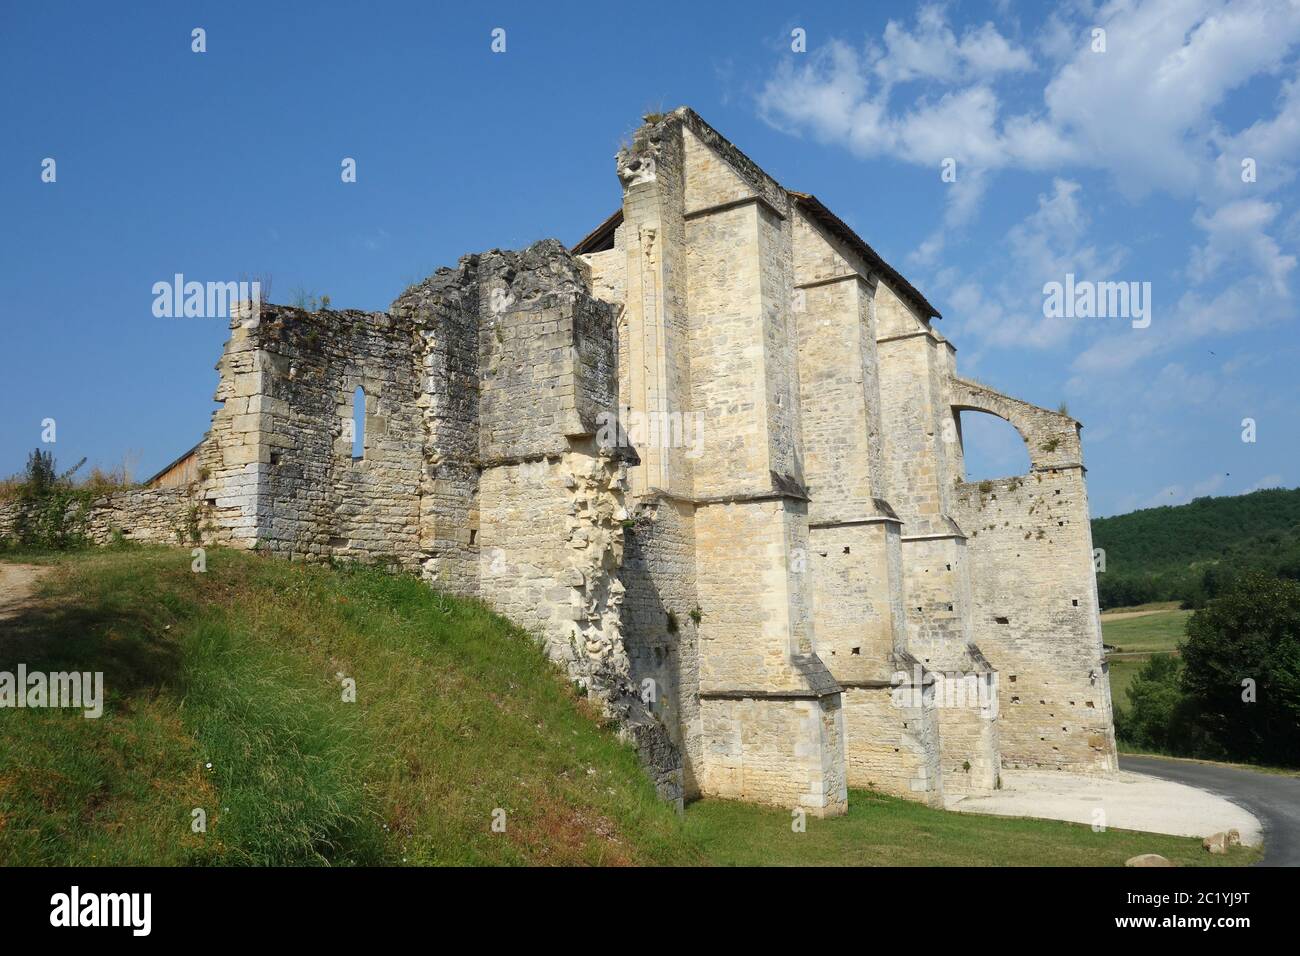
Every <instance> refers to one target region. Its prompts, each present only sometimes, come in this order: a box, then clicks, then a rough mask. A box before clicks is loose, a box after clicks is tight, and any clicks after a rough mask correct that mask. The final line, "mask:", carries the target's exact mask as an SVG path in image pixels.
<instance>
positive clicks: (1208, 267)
mask: <svg viewBox="0 0 1300 956" xmlns="http://www.w3.org/2000/svg"><path fill="white" fill-rule="evenodd" d="M1280 209H1281V207H1280V206H1278V205H1276V204H1274V203H1266V202H1261V201H1260V200H1257V199H1243V200H1239V201H1237V202H1230V203H1228V204H1226V205H1224V206H1221V207H1220V208H1219V209H1217V210H1215V211H1214V212H1213V213H1210V214H1209V215H1207V214H1206V213H1205V212H1203V211H1202V210H1199V209H1198V210H1197V211H1196V214H1195V215H1194V216H1193V217H1192V221H1193V222H1195V223H1196V225H1197V226H1198V227H1200V228H1201V229H1202V230H1204V232H1205V233H1206V241H1205V244H1204V245H1202V246H1200V247H1198V248H1195V249H1193V250H1192V257H1191V262H1190V263H1189V265H1188V273H1189V275H1190V276H1191V278H1192V281H1194V282H1196V283H1198V284H1199V283H1202V282H1205V281H1206V280H1207V279H1209V278H1211V277H1212V276H1213V275H1214V274H1215V273H1216V272H1218V271H1219V269H1220V267H1222V266H1223V265H1224V264H1225V263H1229V262H1233V261H1244V262H1245V263H1247V264H1248V265H1251V266H1254V267H1255V268H1257V269H1258V270H1259V271H1260V273H1261V274H1263V275H1264V276H1267V277H1268V279H1269V281H1271V282H1272V285H1273V290H1274V291H1275V292H1276V293H1277V294H1278V295H1282V296H1285V295H1286V294H1287V291H1288V290H1287V275H1288V274H1289V273H1290V272H1291V270H1292V269H1294V268H1295V264H1296V257H1295V256H1292V255H1285V254H1283V252H1282V251H1281V249H1280V248H1279V246H1278V244H1277V242H1276V241H1275V240H1274V239H1273V238H1272V237H1271V236H1269V235H1268V233H1266V232H1265V231H1264V230H1265V228H1266V227H1267V226H1268V225H1269V224H1271V223H1272V222H1273V220H1274V219H1275V218H1276V217H1277V214H1278V212H1279V210H1280Z"/></svg>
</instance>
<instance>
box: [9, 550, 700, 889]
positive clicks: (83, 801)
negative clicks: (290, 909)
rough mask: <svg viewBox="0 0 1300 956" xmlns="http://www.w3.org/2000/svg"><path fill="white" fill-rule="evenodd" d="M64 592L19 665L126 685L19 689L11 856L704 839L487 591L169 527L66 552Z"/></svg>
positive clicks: (602, 847) (423, 857) (582, 854)
mask: <svg viewBox="0 0 1300 956" xmlns="http://www.w3.org/2000/svg"><path fill="white" fill-rule="evenodd" d="M45 592H46V594H45V596H46V597H47V598H49V600H48V601H47V602H46V603H47V606H46V607H45V608H44V609H42V610H40V611H38V612H36V613H33V614H29V615H27V616H25V617H24V618H23V619H21V620H20V621H18V622H10V623H11V624H16V625H17V626H16V627H14V628H12V629H11V630H12V631H13V633H10V634H7V635H6V636H5V637H4V638H3V639H0V669H4V670H13V669H14V668H15V667H16V664H17V663H18V662H19V661H22V662H25V663H26V664H27V666H28V669H29V670H64V669H78V670H91V671H95V670H102V671H104V672H105V691H106V696H107V698H108V706H107V709H106V713H105V715H104V717H102V718H100V719H99V720H87V719H85V718H84V717H82V716H81V713H80V712H79V711H75V712H74V711H59V710H43V711H36V710H25V711H15V710H4V711H0V859H3V860H4V861H6V862H10V863H55V864H81V863H105V864H123V863H126V864H142V863H160V864H174V863H221V864H290V863H293V864H315V863H325V862H330V863H379V862H389V863H395V862H407V863H411V864H419V863H464V864H471V863H477V864H486V863H549V862H555V863H689V862H696V861H697V860H698V854H697V851H696V850H695V848H694V847H693V846H692V845H691V844H690V842H689V841H687V840H685V839H684V838H683V836H682V833H681V825H680V821H679V820H678V819H677V817H676V815H675V814H673V813H672V811H671V809H670V808H668V807H667V806H665V805H664V804H662V803H661V802H659V801H658V800H657V799H656V797H655V794H654V791H653V787H652V786H651V785H650V783H649V782H648V780H647V779H646V777H645V776H644V774H643V773H642V772H641V769H640V766H639V763H638V761H637V758H636V756H635V754H634V753H633V752H632V751H631V750H630V749H629V748H628V747H626V746H624V745H623V744H621V743H619V742H618V740H617V739H616V738H615V737H614V735H613V734H612V733H610V732H609V731H608V730H607V729H605V728H602V727H601V726H600V724H599V722H598V721H597V720H596V719H595V718H594V716H593V715H592V714H591V713H590V712H589V711H588V708H587V707H586V705H585V703H583V702H581V701H578V700H577V699H575V697H574V695H573V692H572V690H571V689H570V688H569V687H568V685H567V684H566V683H565V682H564V681H563V680H561V679H560V677H559V675H558V672H557V671H555V670H554V669H553V668H552V667H551V666H550V665H548V664H547V663H546V662H545V661H544V660H543V658H542V655H541V653H540V652H539V651H538V649H537V648H536V646H535V644H534V643H533V642H532V640H531V639H530V638H529V636H528V635H527V634H525V633H524V632H523V631H521V630H519V629H517V628H513V627H511V626H510V625H508V624H506V623H505V622H504V621H503V620H502V619H501V618H499V617H497V616H496V615H494V614H492V613H490V612H489V611H488V610H487V609H485V608H484V607H482V606H480V605H478V604H476V603H473V602H465V601H453V600H449V599H445V598H441V597H440V596H438V595H436V594H434V593H433V592H431V591H430V590H429V589H428V588H426V587H425V586H424V585H423V584H421V583H420V582H418V581H416V580H413V579H411V578H407V577H402V576H396V575H389V574H385V573H383V572H381V571H374V570H368V571H360V572H356V573H343V572H335V571H330V570H329V569H327V568H320V567H306V566H303V565H297V564H290V563H289V562H284V561H275V560H267V559H258V558H255V557H251V556H249V555H246V554H242V553H236V552H229V551H220V550H210V551H209V552H208V571H207V573H206V574H195V573H193V572H191V571H190V557H189V552H188V551H183V550H170V549H165V548H138V549H137V548H130V549H126V550H118V551H109V552H98V553H82V554H78V555H76V556H74V557H70V558H65V559H60V560H58V562H57V570H56V571H55V577H54V579H53V580H51V581H48V582H47V585H46V587H45ZM338 673H343V674H345V675H346V676H348V677H351V678H353V679H355V680H356V682H357V702H356V703H344V702H343V701H342V700H341V697H342V694H341V684H340V681H339V680H338V678H337V677H336V675H337V674H338ZM209 764H211V767H210V768H209V767H208V765H209ZM196 807H198V808H203V809H205V810H206V812H207V816H208V831H207V833H206V834H194V833H191V832H190V820H191V810H192V809H193V808H196ZM498 808H500V809H503V810H505V813H506V816H505V820H506V827H505V832H504V833H496V832H493V831H492V829H491V822H492V815H493V811H494V810H496V809H498Z"/></svg>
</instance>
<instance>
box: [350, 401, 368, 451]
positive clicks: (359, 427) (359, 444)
mask: <svg viewBox="0 0 1300 956" xmlns="http://www.w3.org/2000/svg"><path fill="white" fill-rule="evenodd" d="M365 457H366V390H365V389H364V388H362V387H361V386H360V385H358V386H357V390H356V391H355V392H353V393H352V460H353V461H360V460H361V459H363V458H365Z"/></svg>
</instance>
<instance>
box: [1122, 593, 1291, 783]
mask: <svg viewBox="0 0 1300 956" xmlns="http://www.w3.org/2000/svg"><path fill="white" fill-rule="evenodd" d="M1178 651H1179V654H1180V655H1181V657H1177V656H1173V655H1160V656H1157V657H1153V658H1151V659H1150V660H1149V661H1147V663H1146V664H1145V665H1144V666H1143V667H1142V669H1141V670H1140V671H1138V673H1137V675H1136V676H1135V677H1134V678H1133V682H1132V683H1131V684H1130V685H1129V689H1128V698H1129V704H1130V706H1129V708H1128V710H1127V711H1124V710H1121V709H1120V708H1116V709H1115V732H1116V735H1117V736H1118V737H1119V738H1120V739H1121V740H1123V741H1124V743H1126V744H1128V745H1129V746H1132V747H1135V748H1138V749H1142V750H1154V751H1159V752H1161V753H1170V754H1175V755H1179V756H1187V757H1205V758H1209V759H1223V758H1228V759H1231V760H1240V761H1244V762H1247V763H1264V764H1275V765H1282V766H1297V765H1300V584H1298V583H1296V582H1294V581H1286V580H1278V579H1276V578H1273V577H1272V576H1270V575H1269V574H1267V573H1265V572H1258V571H1252V572H1243V573H1242V574H1240V575H1238V576H1236V577H1235V578H1233V579H1231V580H1230V582H1229V583H1227V584H1226V585H1223V590H1222V591H1221V592H1220V593H1219V596H1218V597H1215V598H1213V599H1212V600H1209V601H1208V602H1207V603H1206V605H1205V607H1204V608H1201V609H1199V610H1197V611H1196V613H1195V614H1193V615H1192V616H1191V617H1190V618H1189V619H1188V622H1187V640H1186V641H1185V642H1184V643H1182V644H1180V645H1179V648H1178Z"/></svg>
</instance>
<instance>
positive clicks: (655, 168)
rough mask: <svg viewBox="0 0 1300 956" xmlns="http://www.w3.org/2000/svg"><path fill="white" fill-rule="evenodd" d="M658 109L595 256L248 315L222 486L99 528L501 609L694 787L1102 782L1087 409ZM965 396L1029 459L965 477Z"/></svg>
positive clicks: (571, 254)
mask: <svg viewBox="0 0 1300 956" xmlns="http://www.w3.org/2000/svg"><path fill="white" fill-rule="evenodd" d="M649 119H650V121H648V122H647V123H646V124H645V125H643V126H642V127H641V128H640V129H638V130H637V132H636V134H635V136H634V138H633V140H632V142H631V144H630V145H628V146H627V147H625V148H624V149H623V150H621V151H620V152H619V154H618V156H617V159H616V172H617V175H618V179H619V182H620V184H621V188H622V203H621V205H620V207H619V208H618V209H617V210H616V211H615V213H614V214H613V215H612V216H610V217H609V218H608V219H607V220H606V221H605V222H604V223H602V224H601V225H600V226H598V227H597V228H596V229H595V230H593V232H592V233H591V234H590V235H588V236H587V237H586V238H585V239H583V240H582V242H580V243H579V244H578V245H577V246H575V247H574V248H573V249H571V250H570V249H566V248H564V247H563V246H562V245H561V244H560V243H559V242H557V241H555V240H547V241H544V242H539V243H537V244H535V245H533V246H530V247H529V248H527V249H525V250H523V251H520V252H503V251H499V250H493V251H491V252H487V253H483V254H481V255H469V256H466V257H464V258H463V259H462V260H461V261H460V263H459V265H458V266H457V267H456V268H454V269H451V268H444V269H441V270H439V271H438V272H437V273H435V274H434V275H432V276H430V277H429V278H428V279H426V280H425V281H424V282H421V283H419V284H417V285H415V286H412V287H411V288H409V289H407V290H406V291H405V292H404V293H403V294H402V295H401V296H400V297H399V298H398V299H397V300H396V301H395V302H393V304H392V306H391V307H390V308H389V310H388V311H387V312H358V311H322V312H314V313H309V312H305V311H302V310H300V309H293V308H287V307H283V306H269V305H263V306H261V307H260V308H259V309H258V310H257V311H256V312H254V311H253V308H252V307H251V306H250V307H246V308H244V309H243V310H242V311H240V312H239V314H237V315H236V316H235V317H234V318H232V320H231V335H230V340H229V341H228V343H227V344H226V347H225V351H224V354H223V355H222V357H221V360H220V362H219V363H218V366H217V369H218V371H219V373H220V384H219V386H218V388H217V393H216V398H217V401H218V402H219V403H221V407H220V408H219V409H218V410H217V411H216V412H215V413H214V414H213V418H212V425H211V428H210V430H209V432H208V434H207V436H206V438H205V440H204V442H203V443H202V445H201V446H200V448H199V451H198V465H199V467H198V469H197V474H198V476H199V477H198V479H197V480H196V481H195V482H194V483H193V484H192V485H191V486H189V487H188V488H182V489H174V488H169V489H159V490H150V491H133V492H129V493H125V494H123V495H117V496H113V499H112V500H106V501H102V502H99V503H97V504H96V505H95V506H94V507H93V508H92V512H91V515H90V517H89V526H90V527H91V528H92V529H93V534H94V536H95V538H96V539H98V540H106V539H107V538H109V537H111V536H112V533H113V531H114V530H115V529H124V530H127V531H129V532H130V533H131V535H132V536H134V537H139V538H145V539H156V540H161V539H166V538H167V537H168V536H169V535H171V536H174V537H175V538H176V539H177V540H179V539H180V538H181V534H180V533H179V532H178V531H177V529H178V528H190V529H193V528H195V527H201V529H202V531H201V535H202V538H203V540H204V541H215V542H219V543H223V544H227V545H231V546H234V547H240V548H248V549H260V550H263V551H267V552H269V553H271V554H276V555H282V556H284V557H287V558H290V559H293V560H314V561H318V560H326V559H341V560H349V559H350V560H359V561H366V562H382V563H387V564H391V565H393V566H395V567H400V568H404V569H406V570H408V571H409V572H411V573H416V574H419V575H422V576H423V577H424V578H425V579H426V580H427V581H428V582H429V584H430V585H431V586H433V587H436V588H440V589H443V590H446V591H449V592H452V593H455V594H459V595H466V596H473V597H477V598H480V599H482V600H484V601H486V602H488V603H489V604H491V605H493V606H495V607H496V608H498V609H499V610H500V611H501V612H502V613H504V614H506V615H507V616H509V617H510V618H511V619H513V620H514V621H516V622H517V623H518V624H520V625H522V626H524V627H526V628H528V629H529V630H530V631H531V632H532V633H533V634H534V635H535V636H536V638H537V640H538V642H539V644H540V645H541V647H542V648H543V649H544V650H545V653H546V654H547V656H548V657H549V658H550V659H551V660H553V661H554V662H555V664H556V665H557V666H558V667H561V668H563V670H564V672H565V673H566V675H567V676H568V678H569V679H570V680H572V681H573V682H574V683H575V684H576V685H577V686H579V687H581V688H582V689H583V690H584V692H585V693H586V694H587V695H588V696H589V697H590V698H591V699H592V700H593V701H595V702H598V703H599V704H600V705H601V706H602V707H603V708H604V709H605V711H606V713H607V714H608V715H609V716H611V717H613V718H615V719H616V720H617V722H618V724H619V726H620V727H622V729H623V733H624V734H625V736H626V738H627V739H628V740H630V741H632V742H634V743H635V745H636V747H637V748H638V750H639V752H640V754H641V756H642V758H643V760H644V762H645V764H646V766H647V769H648V771H649V772H650V774H651V776H652V778H653V780H654V782H655V785H656V787H657V788H658V790H659V792H660V794H661V795H662V796H663V797H664V798H665V799H667V800H671V801H675V802H678V803H679V804H680V802H681V801H682V800H684V799H690V798H693V797H696V796H700V795H707V796H718V797H728V798H735V799H741V800H751V801H757V802H763V803H769V804H775V805H779V806H783V807H787V808H801V809H803V810H804V811H805V812H808V813H811V814H815V815H823V816H824V815H834V814H840V813H843V812H845V810H846V808H847V805H848V793H849V788H852V787H864V788H875V789H878V790H880V791H884V792H888V793H893V794H897V795H900V796H903V797H906V798H909V799H914V800H919V801H923V802H926V803H928V804H930V805H932V806H941V805H942V801H943V796H944V794H945V793H954V792H961V793H974V792H987V791H989V790H991V789H993V788H996V787H997V786H998V785H999V771H1000V769H1001V768H1002V767H1036V768H1059V769H1070V770H1074V771H1096V772H1107V771H1110V770H1113V769H1115V766H1116V759H1115V741H1114V731H1113V726H1112V715H1111V703H1110V697H1109V690H1108V687H1109V684H1108V681H1107V676H1106V665H1105V662H1104V658H1103V654H1102V643H1101V627H1100V619H1099V616H1098V606H1097V591H1096V582H1095V578H1094V576H1093V566H1092V542H1091V536H1090V531H1089V523H1088V502H1087V492H1086V489H1085V485H1084V474H1085V472H1084V467H1083V462H1082V453H1081V448H1080V442H1079V429H1080V426H1079V424H1078V423H1077V422H1075V421H1074V420H1073V419H1071V418H1069V417H1068V416H1067V415H1064V414H1058V413H1056V412H1051V411H1048V410H1046V409H1042V408H1037V407H1035V406H1032V405H1029V404H1028V403H1025V402H1021V401H1018V400H1016V399H1014V398H1011V397H1009V396H1006V395H1003V394H1001V393H998V392H996V391H993V390H992V389H990V388H988V387H986V386H984V385H981V384H979V383H976V382H973V381H969V380H967V379H964V378H962V377H960V376H959V375H958V374H957V372H956V365H955V352H956V350H955V348H954V347H953V346H952V344H951V343H949V342H948V341H947V340H946V339H945V338H944V337H943V336H942V335H940V334H939V332H938V331H937V330H936V328H935V325H934V322H935V320H937V319H939V318H940V316H939V313H938V312H937V311H936V310H935V309H934V308H933V306H931V305H930V304H929V302H927V301H926V299H925V297H924V296H923V295H922V294H921V293H920V292H919V291H918V290H917V289H915V288H914V287H913V286H912V285H911V284H910V283H909V282H908V281H907V280H906V279H905V278H903V277H902V276H901V275H900V274H899V273H898V272H897V271H895V270H894V269H893V268H892V267H890V266H889V265H888V264H887V263H886V262H884V260H882V259H881V258H880V257H879V256H878V255H877V254H876V253H875V251H874V250H873V249H872V248H871V247H870V246H869V245H867V243H866V242H864V241H863V240H862V239H861V238H860V237H859V236H857V235H856V233H854V232H853V230H851V229H850V228H849V227H848V226H846V225H845V224H844V223H843V222H842V221H841V220H840V219H839V218H838V217H836V216H835V215H834V214H833V213H832V212H830V210H828V209H827V208H826V207H825V206H823V205H822V204H821V203H820V202H819V201H818V200H817V199H816V197H815V196H812V195H809V194H806V193H799V192H792V191H790V190H788V189H786V188H785V187H783V186H781V185H780V184H779V183H777V182H776V181H775V180H774V179H772V177H770V176H768V175H767V174H766V173H765V172H764V171H763V170H762V169H761V168H759V166H758V165H757V164H756V163H754V162H753V161H752V160H750V159H749V158H748V157H747V156H745V155H744V154H743V153H741V152H740V151H739V150H738V149H737V148H736V147H735V146H733V145H732V144H731V143H729V142H728V141H727V140H726V139H724V138H723V137H722V136H721V135H720V134H719V133H718V132H717V131H716V130H714V129H713V128H712V127H710V126H709V125H708V124H707V123H705V122H704V121H703V120H702V119H701V118H700V117H699V116H697V115H696V114H695V113H694V112H692V111H691V110H689V109H686V108H682V109H678V110H676V111H674V112H672V113H669V114H666V115H661V116H654V117H650V118H649ZM357 403H360V404H359V405H358V404H357ZM963 411H978V412H985V413H989V414H993V415H997V416H999V417H1001V418H1004V419H1006V420H1007V421H1009V422H1010V423H1011V424H1012V425H1013V426H1014V427H1015V428H1016V429H1017V430H1018V431H1019V432H1020V434H1021V436H1022V437H1023V438H1024V439H1025V441H1026V444H1027V446H1028V448H1029V453H1030V459H1031V462H1032V468H1031V471H1030V473H1029V474H1027V475H1021V476H1014V477H1009V478H1005V479H1000V480H997V481H991V482H990V481H985V482H979V483H969V482H966V481H965V477H964V468H963V457H962V440H961V418H960V415H961V413H962V412H963ZM355 419H360V421H361V423H362V429H361V435H360V445H361V448H360V452H361V453H360V454H359V455H354V438H356V437H357V436H356V435H355V434H354V432H355V429H354V427H353V421H354V420H355ZM6 520H12V516H9V517H6V516H5V515H4V514H3V513H0V532H3V524H4V522H5V521H6Z"/></svg>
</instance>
